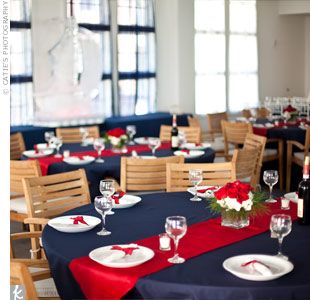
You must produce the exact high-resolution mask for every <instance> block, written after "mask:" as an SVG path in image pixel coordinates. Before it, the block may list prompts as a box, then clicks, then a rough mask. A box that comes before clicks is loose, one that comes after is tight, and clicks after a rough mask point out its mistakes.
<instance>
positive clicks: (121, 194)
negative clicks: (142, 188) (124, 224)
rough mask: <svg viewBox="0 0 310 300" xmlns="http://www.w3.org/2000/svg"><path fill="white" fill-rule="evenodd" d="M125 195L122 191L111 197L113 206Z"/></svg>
mask: <svg viewBox="0 0 310 300" xmlns="http://www.w3.org/2000/svg"><path fill="white" fill-rule="evenodd" d="M125 194H126V193H125V192H123V191H118V192H116V193H115V194H114V195H112V199H113V200H114V202H115V204H119V200H120V199H121V198H122V197H123V196H124V195H125Z"/></svg>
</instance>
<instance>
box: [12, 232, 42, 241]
mask: <svg viewBox="0 0 310 300" xmlns="http://www.w3.org/2000/svg"><path fill="white" fill-rule="evenodd" d="M41 236H42V231H32V232H18V233H12V234H11V235H10V238H11V240H12V241H15V240H21V239H31V238H40V237H41Z"/></svg>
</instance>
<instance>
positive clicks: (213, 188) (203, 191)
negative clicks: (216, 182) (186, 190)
mask: <svg viewBox="0 0 310 300" xmlns="http://www.w3.org/2000/svg"><path fill="white" fill-rule="evenodd" d="M216 189H217V187H215V186H211V187H208V188H206V189H200V190H197V192H198V193H202V194H203V193H205V192H206V191H214V190H216Z"/></svg>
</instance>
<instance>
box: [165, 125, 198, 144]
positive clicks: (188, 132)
mask: <svg viewBox="0 0 310 300" xmlns="http://www.w3.org/2000/svg"><path fill="white" fill-rule="evenodd" d="M171 129H172V126H168V125H161V126H160V132H159V138H160V140H161V141H162V142H170V140H171ZM178 131H179V132H180V131H183V132H184V134H185V138H186V141H187V142H188V143H200V141H201V140H200V138H201V129H200V127H187V126H178Z"/></svg>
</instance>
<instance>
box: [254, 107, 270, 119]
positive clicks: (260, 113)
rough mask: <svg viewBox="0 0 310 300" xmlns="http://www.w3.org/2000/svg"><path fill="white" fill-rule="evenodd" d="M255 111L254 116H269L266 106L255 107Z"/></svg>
mask: <svg viewBox="0 0 310 300" xmlns="http://www.w3.org/2000/svg"><path fill="white" fill-rule="evenodd" d="M255 111H256V116H255V117H256V118H263V119H265V118H267V117H268V116H270V111H269V110H268V109H267V108H266V107H257V108H256V109H255Z"/></svg>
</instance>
